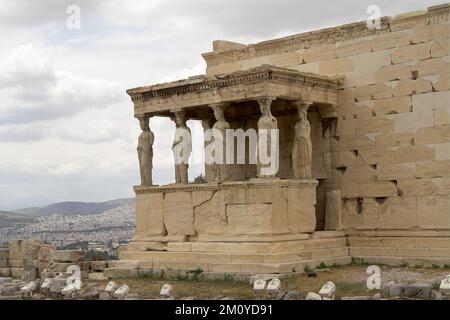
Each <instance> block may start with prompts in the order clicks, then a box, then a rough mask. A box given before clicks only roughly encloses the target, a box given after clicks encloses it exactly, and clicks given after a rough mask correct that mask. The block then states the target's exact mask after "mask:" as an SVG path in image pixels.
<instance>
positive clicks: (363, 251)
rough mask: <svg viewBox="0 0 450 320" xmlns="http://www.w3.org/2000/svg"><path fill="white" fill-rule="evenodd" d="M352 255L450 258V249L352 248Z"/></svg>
mask: <svg viewBox="0 0 450 320" xmlns="http://www.w3.org/2000/svg"><path fill="white" fill-rule="evenodd" d="M350 255H351V256H355V257H359V256H385V257H389V256H392V257H424V258H428V257H430V258H433V257H434V258H450V250H449V249H448V248H397V247H350Z"/></svg>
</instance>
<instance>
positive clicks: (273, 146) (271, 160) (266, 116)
mask: <svg viewBox="0 0 450 320" xmlns="http://www.w3.org/2000/svg"><path fill="white" fill-rule="evenodd" d="M273 100H275V98H273V97H263V98H260V99H257V101H258V103H259V108H260V110H261V114H262V115H261V117H260V118H259V120H258V161H257V174H258V177H259V178H273V177H275V176H276V174H277V172H278V168H279V147H278V122H277V119H276V118H275V117H274V116H273V115H272V112H271V110H270V108H271V105H272V101H273ZM274 133H276V136H274ZM275 138H276V140H275ZM262 139H264V141H262Z"/></svg>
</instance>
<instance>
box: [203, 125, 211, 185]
mask: <svg viewBox="0 0 450 320" xmlns="http://www.w3.org/2000/svg"><path fill="white" fill-rule="evenodd" d="M213 124H214V121H213V120H212V119H208V120H202V127H203V133H204V134H205V135H206V133H207V132H208V131H210V130H211V129H212V126H213ZM211 143H212V142H211V141H206V139H205V141H204V145H203V148H204V150H207V147H208V145H209V144H211ZM205 156H206V155H205ZM205 179H206V181H207V182H212V181H213V180H214V173H213V171H212V168H211V164H209V163H207V161H206V159H205Z"/></svg>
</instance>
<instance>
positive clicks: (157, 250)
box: [113, 5, 450, 273]
mask: <svg viewBox="0 0 450 320" xmlns="http://www.w3.org/2000/svg"><path fill="white" fill-rule="evenodd" d="M449 14H450V6H449V5H442V6H435V7H430V8H428V9H427V10H424V11H420V12H414V13H409V14H403V15H399V16H396V17H384V18H382V19H381V26H380V28H379V29H372V28H368V25H367V23H366V22H365V21H364V22H357V23H352V24H348V25H343V26H339V27H336V28H328V29H323V30H318V31H312V32H307V33H303V34H298V35H293V36H289V37H285V38H280V39H275V40H269V41H264V42H261V43H257V44H250V45H244V44H239V43H233V42H228V41H215V42H214V44H213V51H212V52H209V53H206V54H203V57H204V59H205V61H206V63H207V69H206V74H205V75H202V76H195V77H191V78H188V79H185V80H180V81H176V82H171V83H165V84H159V85H153V86H146V87H140V88H136V89H131V90H128V91H127V93H128V94H129V95H130V97H131V99H132V101H133V103H134V113H135V117H136V118H137V119H139V120H140V123H141V128H142V134H141V136H140V137H139V146H138V153H139V160H140V166H141V168H140V169H141V177H142V181H141V185H138V186H136V187H135V188H134V190H135V192H136V201H137V202H136V218H137V226H136V236H135V238H134V241H133V242H132V243H130V244H129V245H127V246H125V247H123V248H122V250H121V251H120V255H119V257H120V261H118V262H117V263H116V264H115V267H114V268H113V269H117V270H124V269H130V270H134V271H136V270H137V271H139V270H144V271H145V270H160V269H172V270H196V269H202V270H203V271H209V272H219V273H256V272H264V273H269V272H270V273H289V272H293V271H297V272H301V271H303V270H304V268H305V267H306V266H309V267H311V268H312V267H314V266H317V265H319V264H320V263H324V264H327V265H331V264H348V263H350V262H351V261H352V259H355V260H359V261H361V260H362V261H365V262H374V263H386V264H413V265H417V264H420V265H430V266H431V265H444V264H450V207H449V203H450V178H449V177H450V160H449V159H450V150H449V139H450V126H449V125H450V111H449V108H450V91H449V74H450V67H449V63H450V60H449V37H450V25H449ZM150 117H170V118H171V119H172V120H173V121H174V123H175V126H176V132H175V133H174V138H173V139H174V141H173V150H174V164H175V165H174V170H175V177H176V181H174V183H173V184H170V185H164V186H157V185H153V182H152V177H151V175H152V157H153V151H152V144H153V140H154V136H153V133H152V131H151V128H149V126H148V123H149V121H148V119H149V118H150ZM187 120H201V121H202V124H203V127H204V130H205V135H206V132H207V131H208V130H209V129H215V130H216V131H218V132H223V133H226V132H229V131H230V130H231V132H234V133H236V134H235V136H233V137H232V139H225V138H223V139H222V140H223V141H225V140H226V143H224V144H223V145H224V147H223V149H221V148H215V150H214V154H215V155H216V156H217V155H218V154H221V155H222V156H224V154H227V156H228V153H229V151H230V150H231V151H236V149H239V148H244V157H241V159H240V160H241V161H237V159H236V158H233V159H230V160H231V161H229V162H224V163H219V164H217V163H206V164H205V174H206V182H205V183H192V182H190V181H192V180H193V178H194V177H188V175H187V172H188V164H187V162H186V161H184V162H183V161H181V162H177V161H176V159H177V157H178V158H183V159H184V160H187V159H189V156H190V153H191V149H190V147H189V146H190V144H191V141H190V139H191V137H190V131H189V130H188V128H187V125H186V121H187ZM239 129H241V131H239ZM251 129H253V130H254V131H255V132H258V135H257V136H256V137H253V138H254V139H253V138H252V136H251V135H250V134H248V136H244V140H243V141H244V143H239V141H238V140H239V137H238V134H237V133H239V132H240V133H244V134H245V133H247V132H251ZM264 130H266V131H271V130H275V131H277V132H278V135H277V136H276V137H271V136H268V135H266V136H264V137H263V136H262V135H261V134H260V132H262V131H264ZM223 136H226V134H224V135H223ZM241 138H242V137H241ZM252 139H253V140H255V139H256V140H258V144H257V146H258V148H259V147H260V146H261V145H260V144H259V143H260V142H261V141H263V142H267V143H266V145H269V146H271V147H269V153H270V154H271V155H272V156H273V155H277V157H276V167H277V169H278V170H276V172H272V173H271V172H269V173H267V171H266V170H265V169H267V164H265V163H262V162H261V160H260V159H259V154H261V150H259V149H258V151H257V152H256V153H257V154H258V156H257V157H256V158H257V161H256V162H254V161H251V160H252V158H254V156H255V150H254V148H252V147H251V140H252ZM222 140H221V138H216V139H212V140H210V141H206V140H205V149H207V148H208V147H210V144H212V143H214V142H217V141H219V142H223V141H222ZM266 140H267V141H266ZM274 141H275V142H276V143H275V144H274V143H272V142H274ZM241 142H242V141H241ZM182 143H184V144H185V145H186V146H187V148H184V149H183V150H182V152H181V153H180V152H179V149H177V148H178V146H179V145H180V144H182ZM269 153H268V154H269ZM228 158H229V157H227V160H228Z"/></svg>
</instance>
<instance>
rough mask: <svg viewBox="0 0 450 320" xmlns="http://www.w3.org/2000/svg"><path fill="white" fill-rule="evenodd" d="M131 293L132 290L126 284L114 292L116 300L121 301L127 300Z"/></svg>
mask: <svg viewBox="0 0 450 320" xmlns="http://www.w3.org/2000/svg"><path fill="white" fill-rule="evenodd" d="M129 291H130V288H129V287H128V286H127V285H126V284H124V285H123V286H121V287H120V288H119V289H117V290H116V291H115V292H114V298H116V299H119V300H126V298H127V296H128V292H129Z"/></svg>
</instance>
